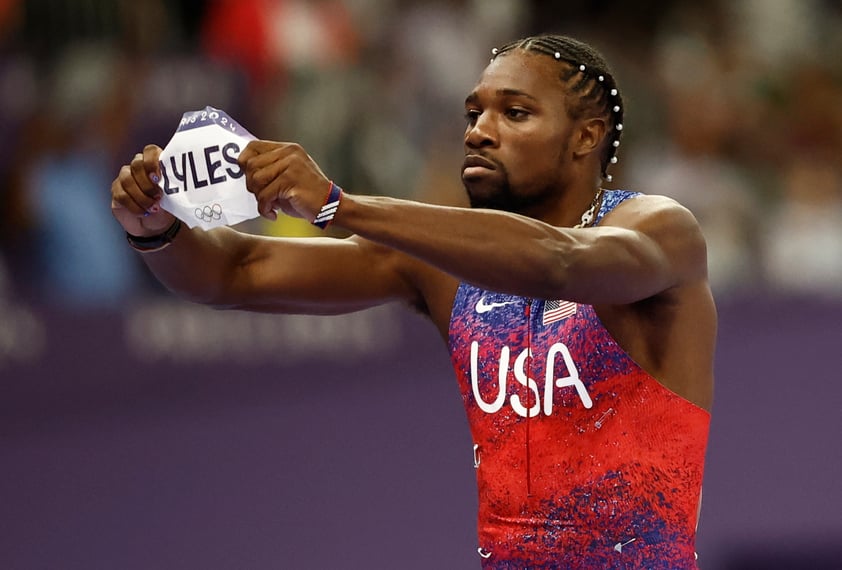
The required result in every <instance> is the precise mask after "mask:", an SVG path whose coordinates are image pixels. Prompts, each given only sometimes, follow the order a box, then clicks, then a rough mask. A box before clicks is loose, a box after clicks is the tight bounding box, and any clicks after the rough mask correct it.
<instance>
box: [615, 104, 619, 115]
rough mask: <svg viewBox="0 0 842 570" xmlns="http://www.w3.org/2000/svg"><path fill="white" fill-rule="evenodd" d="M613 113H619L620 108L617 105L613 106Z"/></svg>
mask: <svg viewBox="0 0 842 570" xmlns="http://www.w3.org/2000/svg"><path fill="white" fill-rule="evenodd" d="M614 112H615V113H619V112H620V106H619V105H614Z"/></svg>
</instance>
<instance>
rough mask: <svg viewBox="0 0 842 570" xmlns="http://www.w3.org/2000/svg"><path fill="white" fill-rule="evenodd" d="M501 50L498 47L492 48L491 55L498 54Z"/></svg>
mask: <svg viewBox="0 0 842 570" xmlns="http://www.w3.org/2000/svg"><path fill="white" fill-rule="evenodd" d="M499 52H500V50H499V49H497V48H491V55H497V54H498V53H499Z"/></svg>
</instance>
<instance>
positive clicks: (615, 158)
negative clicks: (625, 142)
mask: <svg viewBox="0 0 842 570" xmlns="http://www.w3.org/2000/svg"><path fill="white" fill-rule="evenodd" d="M618 160H620V159H619V158H617V157H616V156H612V157H611V164H617V161H618Z"/></svg>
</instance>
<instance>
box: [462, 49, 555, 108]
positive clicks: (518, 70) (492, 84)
mask: <svg viewBox="0 0 842 570" xmlns="http://www.w3.org/2000/svg"><path fill="white" fill-rule="evenodd" d="M558 65H559V64H558V62H556V61H554V60H553V59H551V58H549V57H547V56H545V55H543V54H534V53H530V52H526V51H523V50H515V51H512V52H509V53H506V54H502V55H499V56H497V57H495V58H494V59H493V60H491V63H489V64H488V66H487V67H486V68H485V69H484V70H483V72H482V74H481V75H480V78H479V82H478V83H477V84H476V86H475V87H474V90H473V92H472V93H471V95H469V96H468V97H469V98H472V97H475V96H476V95H477V94H478V93H480V92H482V93H483V94H486V93H487V94H495V95H515V94H522V95H526V96H530V97H532V98H535V99H537V98H539V96H540V95H541V94H542V93H545V92H547V91H548V90H553V91H556V92H557V90H561V89H563V88H564V85H563V83H562V82H561V81H560V78H559V71H560V70H559V69H558Z"/></svg>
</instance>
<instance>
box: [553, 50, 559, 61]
mask: <svg viewBox="0 0 842 570" xmlns="http://www.w3.org/2000/svg"><path fill="white" fill-rule="evenodd" d="M553 57H555V58H556V59H561V54H560V53H558V52H555V53H554V54H553Z"/></svg>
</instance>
